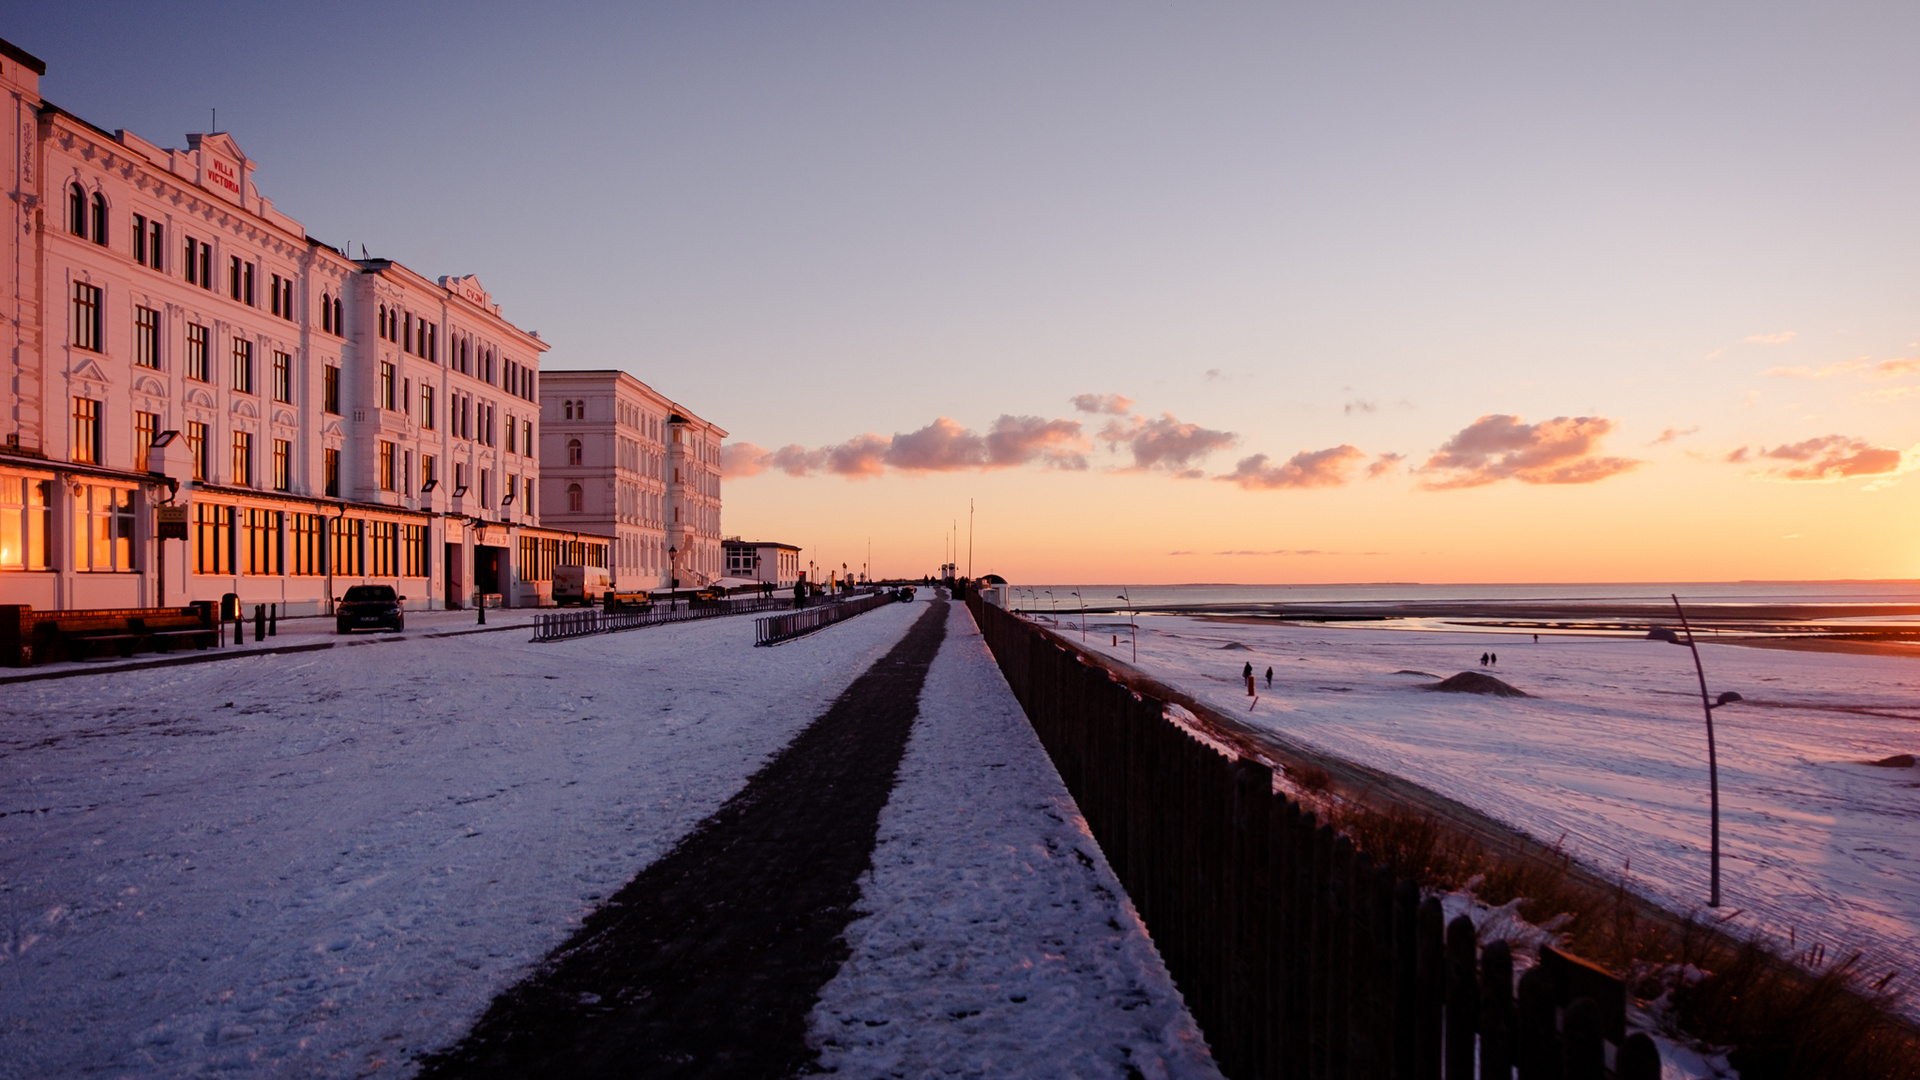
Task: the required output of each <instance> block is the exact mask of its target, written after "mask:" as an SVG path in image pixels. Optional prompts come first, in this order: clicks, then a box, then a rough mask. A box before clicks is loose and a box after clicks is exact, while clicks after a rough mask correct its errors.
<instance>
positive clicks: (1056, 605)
mask: <svg viewBox="0 0 1920 1080" xmlns="http://www.w3.org/2000/svg"><path fill="white" fill-rule="evenodd" d="M1047 602H1048V603H1049V604H1052V605H1053V625H1055V626H1059V625H1060V598H1059V597H1057V596H1055V595H1053V590H1052V589H1048V590H1047Z"/></svg>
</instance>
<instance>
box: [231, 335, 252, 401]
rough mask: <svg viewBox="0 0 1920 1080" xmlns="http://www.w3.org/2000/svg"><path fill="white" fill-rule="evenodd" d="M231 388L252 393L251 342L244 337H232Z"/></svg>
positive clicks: (238, 391)
mask: <svg viewBox="0 0 1920 1080" xmlns="http://www.w3.org/2000/svg"><path fill="white" fill-rule="evenodd" d="M233 389H234V390H235V392H237V393H242V394H251V393H253V342H251V341H248V340H247V339H245V338H238V337H237V338H234V339H233Z"/></svg>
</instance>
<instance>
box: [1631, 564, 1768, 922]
mask: <svg viewBox="0 0 1920 1080" xmlns="http://www.w3.org/2000/svg"><path fill="white" fill-rule="evenodd" d="M1669 595H1672V596H1673V610H1674V613H1675V614H1677V615H1679V616H1680V629H1682V630H1684V631H1686V633H1687V640H1685V641H1681V640H1680V636H1679V635H1678V634H1675V633H1674V632H1673V631H1672V630H1669V629H1667V628H1666V627H1664V626H1656V627H1654V628H1653V629H1652V630H1650V631H1648V636H1650V637H1652V638H1654V639H1656V640H1659V641H1665V642H1670V643H1672V644H1674V645H1685V646H1686V647H1687V649H1688V650H1689V651H1691V652H1692V653H1693V670H1694V673H1695V674H1696V675H1698V676H1700V710H1701V711H1702V712H1704V713H1705V714H1706V716H1707V785H1708V791H1709V797H1710V803H1711V807H1712V816H1713V869H1712V884H1711V886H1710V892H1709V893H1708V897H1707V906H1708V907H1714V908H1717V907H1719V906H1720V759H1719V755H1718V754H1717V752H1716V751H1715V749H1714V745H1713V710H1715V709H1717V708H1719V707H1720V706H1722V705H1731V704H1733V703H1734V702H1736V701H1743V700H1745V699H1744V698H1742V697H1741V696H1740V695H1739V694H1736V693H1734V692H1733V691H1731V690H1725V691H1722V692H1721V694H1720V696H1719V697H1717V698H1709V697H1708V696H1707V669H1706V668H1705V667H1704V666H1702V665H1701V663H1700V648H1699V646H1697V645H1695V644H1694V643H1693V627H1691V626H1689V625H1688V624H1687V613H1686V612H1685V611H1682V610H1681V608H1680V597H1679V596H1678V595H1674V594H1669Z"/></svg>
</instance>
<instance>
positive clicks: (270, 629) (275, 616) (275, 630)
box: [267, 604, 280, 637]
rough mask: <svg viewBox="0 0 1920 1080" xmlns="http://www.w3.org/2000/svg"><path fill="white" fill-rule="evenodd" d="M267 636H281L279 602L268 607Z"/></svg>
mask: <svg viewBox="0 0 1920 1080" xmlns="http://www.w3.org/2000/svg"><path fill="white" fill-rule="evenodd" d="M267 636H268V637H279V636H280V605H279V604H273V605H270V606H269V607H268V608H267Z"/></svg>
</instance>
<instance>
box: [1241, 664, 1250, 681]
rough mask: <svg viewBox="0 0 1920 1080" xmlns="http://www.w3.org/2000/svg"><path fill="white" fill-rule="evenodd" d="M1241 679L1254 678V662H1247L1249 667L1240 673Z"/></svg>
mask: <svg viewBox="0 0 1920 1080" xmlns="http://www.w3.org/2000/svg"><path fill="white" fill-rule="evenodd" d="M1240 677H1241V678H1243V679H1251V678H1253V661H1251V660H1249V661H1247V666H1246V667H1245V668H1243V669H1241V671H1240Z"/></svg>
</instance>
